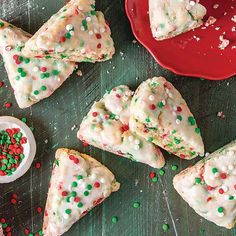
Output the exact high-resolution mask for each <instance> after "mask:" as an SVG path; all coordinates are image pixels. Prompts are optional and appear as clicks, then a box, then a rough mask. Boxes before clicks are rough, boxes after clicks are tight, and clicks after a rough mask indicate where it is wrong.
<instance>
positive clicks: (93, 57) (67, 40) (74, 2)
mask: <svg viewBox="0 0 236 236" xmlns="http://www.w3.org/2000/svg"><path fill="white" fill-rule="evenodd" d="M23 52H24V53H25V55H27V56H31V57H34V56H47V55H51V56H52V57H54V58H56V59H63V60H68V61H76V62H82V61H88V62H96V61H105V60H108V59H111V57H112V55H113V54H114V52H115V49H114V46H113V40H112V38H111V31H110V28H109V26H108V25H107V24H106V22H105V19H104V16H103V14H102V12H98V11H95V1H94V0H71V1H70V2H69V3H68V4H67V5H66V6H64V7H63V8H62V9H61V10H60V11H59V12H57V13H56V14H55V15H53V16H52V17H51V18H50V19H49V20H48V22H46V23H45V24H44V25H43V26H42V27H41V28H40V29H39V31H38V32H37V33H36V34H35V35H34V36H33V37H32V38H31V39H30V40H29V41H28V42H27V43H26V46H25V49H24V50H23Z"/></svg>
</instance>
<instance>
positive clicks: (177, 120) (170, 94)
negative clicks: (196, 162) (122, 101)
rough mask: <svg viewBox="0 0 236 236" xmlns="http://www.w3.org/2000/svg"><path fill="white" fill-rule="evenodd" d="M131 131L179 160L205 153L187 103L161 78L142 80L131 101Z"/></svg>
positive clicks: (198, 130)
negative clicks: (179, 158)
mask: <svg viewBox="0 0 236 236" xmlns="http://www.w3.org/2000/svg"><path fill="white" fill-rule="evenodd" d="M131 114H132V115H131V118H130V128H131V130H132V131H134V132H136V133H137V134H138V135H140V136H142V137H143V138H145V139H146V140H150V141H152V142H153V143H155V144H156V145H158V146H160V147H162V148H164V149H166V150H167V151H168V152H171V153H173V154H175V155H177V156H179V157H181V158H185V159H192V158H194V157H196V156H197V155H199V154H201V155H202V154H203V153H204V145H203V142H202V138H201V135H200V129H199V128H198V127H197V124H196V121H195V119H194V117H193V115H192V113H191V112H190V110H189V108H188V106H187V104H186V102H185V101H184V99H183V98H182V96H181V94H180V93H179V92H178V91H177V90H176V89H175V87H174V86H173V85H172V84H171V83H169V82H168V81H167V80H166V79H165V78H163V77H154V78H152V79H148V80H146V81H144V82H143V83H142V84H141V85H140V86H139V87H138V89H137V90H136V92H135V94H134V96H133V98H132V102H131Z"/></svg>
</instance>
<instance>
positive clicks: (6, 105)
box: [4, 102, 12, 108]
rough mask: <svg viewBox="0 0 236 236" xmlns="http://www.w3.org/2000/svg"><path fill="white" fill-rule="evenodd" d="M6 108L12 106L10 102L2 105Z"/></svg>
mask: <svg viewBox="0 0 236 236" xmlns="http://www.w3.org/2000/svg"><path fill="white" fill-rule="evenodd" d="M4 106H5V107H6V108H10V107H11V106H12V104H11V103H10V102H6V103H5V105H4Z"/></svg>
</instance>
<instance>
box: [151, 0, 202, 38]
mask: <svg viewBox="0 0 236 236" xmlns="http://www.w3.org/2000/svg"><path fill="white" fill-rule="evenodd" d="M198 2H199V1H197V2H194V1H189V0H182V1H179V0H165V1H163V0H149V17H150V22H151V30H152V34H153V37H154V38H155V39H157V40H163V39H166V38H171V37H174V36H176V35H178V34H182V33H184V32H186V31H189V30H191V29H194V28H196V27H199V26H200V25H201V24H202V18H203V17H204V15H205V14H206V8H205V7H203V6H202V5H201V4H199V3H198Z"/></svg>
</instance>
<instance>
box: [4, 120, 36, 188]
mask: <svg viewBox="0 0 236 236" xmlns="http://www.w3.org/2000/svg"><path fill="white" fill-rule="evenodd" d="M8 128H9V129H12V128H19V129H20V130H21V133H22V134H23V136H24V137H26V138H27V143H25V144H24V152H23V153H24V155H25V157H24V159H23V160H22V162H21V163H20V165H19V166H18V168H17V169H16V170H15V171H14V172H12V175H10V176H8V175H5V176H0V183H9V182H13V181H15V180H16V179H18V178H20V177H21V176H22V175H24V174H25V173H26V172H27V170H28V169H29V168H30V166H31V164H32V162H33V160H34V157H35V154H36V142H35V138H34V135H33V133H32V131H31V130H30V128H29V127H28V126H27V125H26V124H25V123H24V122H22V121H20V120H19V119H17V118H14V117H11V116H1V117H0V130H6V129H8Z"/></svg>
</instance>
